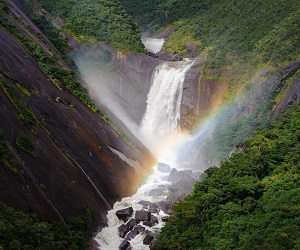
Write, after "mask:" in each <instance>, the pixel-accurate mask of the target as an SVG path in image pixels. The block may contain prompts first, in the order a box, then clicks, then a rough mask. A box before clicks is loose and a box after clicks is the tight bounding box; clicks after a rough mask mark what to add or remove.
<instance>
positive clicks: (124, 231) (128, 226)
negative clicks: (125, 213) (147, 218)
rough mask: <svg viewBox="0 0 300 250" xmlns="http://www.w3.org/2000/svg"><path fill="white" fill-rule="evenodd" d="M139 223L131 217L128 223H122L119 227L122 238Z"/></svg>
mask: <svg viewBox="0 0 300 250" xmlns="http://www.w3.org/2000/svg"><path fill="white" fill-rule="evenodd" d="M136 225H137V221H136V220H135V219H131V220H130V221H128V222H127V223H126V224H122V225H121V226H119V227H118V231H119V235H120V237H121V238H124V237H125V236H126V234H127V233H128V232H129V231H130V230H132V228H133V227H134V226H136Z"/></svg>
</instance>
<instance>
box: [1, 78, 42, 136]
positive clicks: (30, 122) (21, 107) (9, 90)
mask: <svg viewBox="0 0 300 250" xmlns="http://www.w3.org/2000/svg"><path fill="white" fill-rule="evenodd" d="M0 86H1V87H2V88H3V90H4V91H5V93H6V95H7V97H8V98H9V99H10V101H11V102H12V104H13V105H14V106H15V107H16V109H17V110H18V111H19V116H20V118H21V120H22V121H23V122H24V124H25V125H26V126H28V128H30V129H31V131H32V132H33V133H36V130H37V126H38V125H39V121H38V119H37V118H36V116H35V114H34V113H33V112H32V111H31V110H30V108H29V106H28V105H27V104H26V103H25V102H24V101H23V99H22V98H21V97H20V95H19V94H18V92H17V91H16V90H15V89H14V88H13V87H11V86H9V85H8V84H6V83H4V79H3V76H2V75H1V74H0Z"/></svg>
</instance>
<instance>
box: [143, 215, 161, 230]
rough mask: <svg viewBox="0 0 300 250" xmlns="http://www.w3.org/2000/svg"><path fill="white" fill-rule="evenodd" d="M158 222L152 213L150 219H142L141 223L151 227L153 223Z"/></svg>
mask: <svg viewBox="0 0 300 250" xmlns="http://www.w3.org/2000/svg"><path fill="white" fill-rule="evenodd" d="M157 223H158V218H157V217H156V216H154V215H151V219H150V221H144V222H143V224H144V225H145V226H148V227H153V226H154V225H155V224H157Z"/></svg>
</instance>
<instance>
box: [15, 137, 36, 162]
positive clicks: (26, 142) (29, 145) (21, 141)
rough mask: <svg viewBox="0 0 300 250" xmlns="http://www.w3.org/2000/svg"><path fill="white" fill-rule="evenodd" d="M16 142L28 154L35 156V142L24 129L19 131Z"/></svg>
mask: <svg viewBox="0 0 300 250" xmlns="http://www.w3.org/2000/svg"><path fill="white" fill-rule="evenodd" d="M16 144H17V145H18V146H19V147H20V148H21V149H23V150H24V151H26V152H27V153H28V154H30V155H32V156H35V147H34V144H33V142H32V141H31V140H30V139H29V138H28V136H27V135H26V134H25V133H24V132H23V131H20V132H19V133H18V135H17V138H16Z"/></svg>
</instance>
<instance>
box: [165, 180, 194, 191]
mask: <svg viewBox="0 0 300 250" xmlns="http://www.w3.org/2000/svg"><path fill="white" fill-rule="evenodd" d="M195 184H196V180H195V179H194V178H193V177H191V176H185V177H184V178H182V179H181V180H179V181H177V182H175V183H174V184H172V185H170V186H169V187H168V188H169V190H170V191H171V192H176V191H177V190H187V189H191V188H192V187H193V186H194V185H195Z"/></svg>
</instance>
